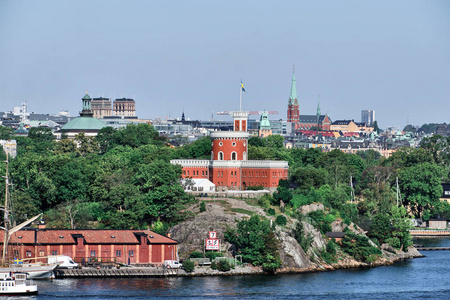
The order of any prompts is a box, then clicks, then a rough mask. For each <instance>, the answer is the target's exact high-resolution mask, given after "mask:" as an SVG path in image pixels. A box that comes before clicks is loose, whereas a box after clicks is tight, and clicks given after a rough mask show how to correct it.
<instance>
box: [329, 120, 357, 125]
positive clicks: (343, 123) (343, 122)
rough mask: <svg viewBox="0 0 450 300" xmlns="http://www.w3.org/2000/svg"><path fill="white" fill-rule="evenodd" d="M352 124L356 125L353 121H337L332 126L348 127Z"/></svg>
mask: <svg viewBox="0 0 450 300" xmlns="http://www.w3.org/2000/svg"><path fill="white" fill-rule="evenodd" d="M350 122H353V123H354V121H353V120H336V121H334V122H333V123H332V124H333V125H348V124H350Z"/></svg>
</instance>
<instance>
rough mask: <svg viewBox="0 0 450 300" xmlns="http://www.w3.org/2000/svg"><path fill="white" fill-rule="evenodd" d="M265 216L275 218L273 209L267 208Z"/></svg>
mask: <svg viewBox="0 0 450 300" xmlns="http://www.w3.org/2000/svg"><path fill="white" fill-rule="evenodd" d="M267 214H269V216H275V209H273V208H269V209H268V210H267Z"/></svg>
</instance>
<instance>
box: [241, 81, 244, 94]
mask: <svg viewBox="0 0 450 300" xmlns="http://www.w3.org/2000/svg"><path fill="white" fill-rule="evenodd" d="M241 89H242V91H243V92H244V93H245V88H244V84H243V83H242V80H241Z"/></svg>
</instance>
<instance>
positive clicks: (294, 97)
mask: <svg viewBox="0 0 450 300" xmlns="http://www.w3.org/2000/svg"><path fill="white" fill-rule="evenodd" d="M289 104H292V105H298V100H297V87H296V84H295V66H294V69H293V71H292V85H291V96H290V97H289Z"/></svg>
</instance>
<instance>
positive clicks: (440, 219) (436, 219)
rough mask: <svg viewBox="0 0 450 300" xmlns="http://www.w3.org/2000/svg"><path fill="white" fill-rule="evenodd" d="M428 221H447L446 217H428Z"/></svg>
mask: <svg viewBox="0 0 450 300" xmlns="http://www.w3.org/2000/svg"><path fill="white" fill-rule="evenodd" d="M430 221H447V219H446V218H433V219H430Z"/></svg>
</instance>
